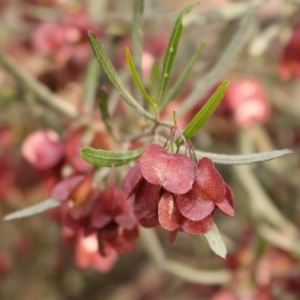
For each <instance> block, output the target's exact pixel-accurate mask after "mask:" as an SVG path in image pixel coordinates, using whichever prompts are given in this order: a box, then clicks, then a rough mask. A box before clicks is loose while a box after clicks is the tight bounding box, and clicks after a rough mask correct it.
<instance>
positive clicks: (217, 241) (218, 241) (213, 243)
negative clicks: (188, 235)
mask: <svg viewBox="0 0 300 300" xmlns="http://www.w3.org/2000/svg"><path fill="white" fill-rule="evenodd" d="M204 237H205V239H206V241H207V243H208V245H209V247H210V249H211V250H212V251H213V252H214V253H215V254H217V255H219V256H221V257H222V258H224V259H225V258H226V255H227V249H226V246H225V244H224V242H223V240H222V237H221V235H220V232H219V230H218V227H217V225H216V224H215V223H214V224H213V226H212V228H211V229H210V231H208V232H207V233H204Z"/></svg>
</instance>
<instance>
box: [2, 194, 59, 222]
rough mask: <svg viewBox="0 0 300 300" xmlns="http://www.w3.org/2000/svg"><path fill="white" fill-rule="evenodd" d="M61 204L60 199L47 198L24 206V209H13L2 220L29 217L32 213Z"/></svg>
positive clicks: (35, 213)
mask: <svg viewBox="0 0 300 300" xmlns="http://www.w3.org/2000/svg"><path fill="white" fill-rule="evenodd" d="M61 204H62V202H61V201H58V200H55V199H52V198H49V199H47V200H45V201H43V202H40V203H37V204H34V205H31V206H29V207H26V208H24V209H21V210H18V211H15V212H13V213H11V214H9V215H6V216H5V217H4V219H3V220H4V221H11V220H15V219H21V218H26V217H30V216H33V215H37V214H40V213H42V212H44V211H47V210H49V209H52V208H54V207H57V206H60V205H61Z"/></svg>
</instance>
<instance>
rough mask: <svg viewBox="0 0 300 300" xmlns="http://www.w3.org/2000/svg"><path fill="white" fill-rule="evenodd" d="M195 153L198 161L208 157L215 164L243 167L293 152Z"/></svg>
mask: <svg viewBox="0 0 300 300" xmlns="http://www.w3.org/2000/svg"><path fill="white" fill-rule="evenodd" d="M195 153H196V156H197V158H198V159H200V158H202V157H208V158H210V159H211V160H212V161H213V162H214V163H216V164H223V165H245V164H254V163H257V162H264V161H268V160H272V159H276V158H279V157H281V156H284V155H287V154H291V153H293V151H292V150H290V149H282V150H274V151H266V152H260V153H251V154H240V155H228V154H218V153H212V152H204V151H197V150H196V151H195Z"/></svg>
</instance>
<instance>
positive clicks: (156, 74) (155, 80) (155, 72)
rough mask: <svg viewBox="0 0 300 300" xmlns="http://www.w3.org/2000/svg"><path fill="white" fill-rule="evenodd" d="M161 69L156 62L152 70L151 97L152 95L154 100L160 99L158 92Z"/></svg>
mask: <svg viewBox="0 0 300 300" xmlns="http://www.w3.org/2000/svg"><path fill="white" fill-rule="evenodd" d="M160 73H161V72H160V67H159V64H158V63H157V62H155V63H154V64H153V66H152V69H151V74H150V95H152V96H153V97H154V98H157V97H158V91H159V83H160V76H161V74H160Z"/></svg>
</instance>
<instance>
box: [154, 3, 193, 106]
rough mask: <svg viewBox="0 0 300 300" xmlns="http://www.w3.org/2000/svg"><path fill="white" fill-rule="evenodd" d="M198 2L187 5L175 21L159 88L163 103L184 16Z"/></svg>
mask: <svg viewBox="0 0 300 300" xmlns="http://www.w3.org/2000/svg"><path fill="white" fill-rule="evenodd" d="M197 5H198V4H195V3H194V4H192V5H189V6H187V7H186V8H185V9H184V10H183V11H182V12H181V13H180V15H179V16H178V17H177V20H176V22H175V25H174V28H173V31H172V34H171V37H170V40H169V43H168V48H167V52H166V54H165V56H164V61H163V69H162V80H161V84H160V89H159V100H158V103H161V102H162V100H163V97H164V95H165V92H166V89H167V86H168V83H169V80H170V74H171V71H172V68H173V65H174V59H175V56H176V53H177V49H178V45H179V41H180V38H181V35H182V33H183V28H184V26H183V19H184V17H185V16H186V15H187V14H188V13H190V12H191V10H192V9H194V8H195V7H196V6H197Z"/></svg>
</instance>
